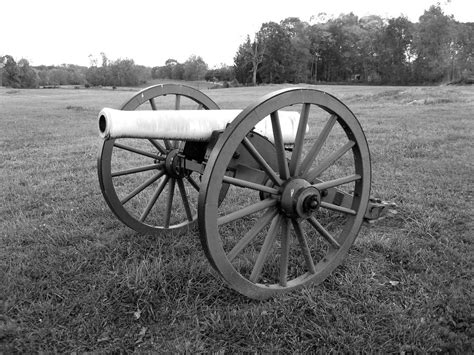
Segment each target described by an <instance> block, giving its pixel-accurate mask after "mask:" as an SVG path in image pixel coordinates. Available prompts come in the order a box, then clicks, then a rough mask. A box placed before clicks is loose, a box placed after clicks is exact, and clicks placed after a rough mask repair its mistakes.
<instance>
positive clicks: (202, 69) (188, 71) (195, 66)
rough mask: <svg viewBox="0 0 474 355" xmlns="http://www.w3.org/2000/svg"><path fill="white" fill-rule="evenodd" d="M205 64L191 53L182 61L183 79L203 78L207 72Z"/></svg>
mask: <svg viewBox="0 0 474 355" xmlns="http://www.w3.org/2000/svg"><path fill="white" fill-rule="evenodd" d="M207 68H208V67H207V64H206V62H204V60H203V59H202V58H201V57H199V56H196V55H192V56H190V57H189V58H188V60H187V61H186V62H184V80H203V79H204V77H205V76H206V72H207Z"/></svg>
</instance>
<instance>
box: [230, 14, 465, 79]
mask: <svg viewBox="0 0 474 355" xmlns="http://www.w3.org/2000/svg"><path fill="white" fill-rule="evenodd" d="M473 65H474V23H459V22H457V21H455V20H454V18H453V17H452V16H447V15H445V14H444V13H443V11H442V9H441V8H440V6H439V5H435V6H431V7H430V8H429V9H428V10H426V11H425V12H424V14H423V15H422V16H421V17H420V18H419V22H417V23H412V22H410V21H409V20H408V19H407V18H406V17H403V16H400V17H397V18H389V19H384V18H381V17H380V16H374V15H373V16H366V17H362V18H359V17H357V16H356V15H354V14H353V13H350V14H343V15H340V16H339V17H337V18H330V19H326V18H325V16H324V14H321V15H320V16H318V17H317V18H316V23H314V24H308V23H307V22H303V21H301V20H300V19H298V18H295V17H291V18H287V19H285V20H283V21H281V22H280V23H275V22H268V23H264V24H262V26H261V28H260V30H259V31H258V32H257V33H256V34H255V36H254V37H253V38H251V37H250V36H247V39H246V41H245V42H244V43H242V44H241V45H240V46H239V49H238V51H237V53H236V55H235V58H234V74H235V77H236V78H237V80H238V81H239V82H241V83H253V84H254V85H256V84H257V83H284V82H288V83H299V82H307V83H315V82H321V81H322V82H348V81H356V82H367V83H378V84H412V83H417V84H420V83H423V84H427V83H439V82H443V81H449V82H452V81H459V80H463V79H467V78H469V77H471V78H472V75H473V72H474V66H473Z"/></svg>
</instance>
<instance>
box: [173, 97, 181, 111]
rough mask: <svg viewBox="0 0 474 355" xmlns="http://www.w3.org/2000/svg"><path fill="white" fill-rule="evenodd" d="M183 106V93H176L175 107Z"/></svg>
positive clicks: (177, 108)
mask: <svg viewBox="0 0 474 355" xmlns="http://www.w3.org/2000/svg"><path fill="white" fill-rule="evenodd" d="M180 108H181V95H179V94H176V98H175V100H174V109H175V110H179V109H180Z"/></svg>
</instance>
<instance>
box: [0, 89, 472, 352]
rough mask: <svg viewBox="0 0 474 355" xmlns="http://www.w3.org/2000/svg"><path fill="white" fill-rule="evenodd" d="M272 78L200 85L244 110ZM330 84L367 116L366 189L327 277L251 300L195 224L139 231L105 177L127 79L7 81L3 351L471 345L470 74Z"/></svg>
mask: <svg viewBox="0 0 474 355" xmlns="http://www.w3.org/2000/svg"><path fill="white" fill-rule="evenodd" d="M278 88H279V87H276V86H264V87H258V88H234V89H225V90H210V91H206V93H207V94H208V95H209V96H211V97H212V98H213V99H214V100H215V101H216V102H217V103H218V104H219V105H220V106H221V107H223V108H243V107H245V106H246V105H247V104H249V103H250V102H253V101H254V100H255V99H257V98H258V97H260V96H261V95H263V94H265V93H268V92H271V91H273V90H275V89H278ZM322 89H324V90H326V91H328V92H330V93H333V94H335V95H336V96H337V97H339V98H341V99H342V101H343V102H345V103H346V104H347V105H348V106H349V107H350V108H351V109H352V110H353V111H354V112H355V114H356V115H357V116H358V117H359V119H360V121H361V123H362V126H363V127H364V130H365V131H366V135H367V139H368V141H369V146H370V148H371V154H372V170H373V187H372V194H373V195H375V196H377V197H380V198H382V199H383V200H388V201H392V202H394V203H396V204H397V207H396V209H395V212H396V213H395V212H394V213H391V214H389V216H388V217H386V218H385V219H382V220H379V221H377V222H375V223H371V224H365V225H364V226H363V228H362V230H361V232H360V233H359V237H358V239H357V240H356V243H355V244H354V246H353V248H352V249H351V251H350V253H349V256H348V257H347V259H346V260H345V262H344V263H343V265H342V266H340V267H339V268H338V269H336V271H335V272H333V273H332V274H331V276H330V277H329V278H328V279H327V280H326V281H325V282H324V283H322V284H321V285H319V286H313V287H308V288H307V289H304V290H302V291H296V292H293V293H290V294H286V295H284V296H282V297H279V298H275V299H270V300H267V301H263V302H262V301H260V302H259V301H253V300H249V299H247V298H244V297H243V296H240V295H239V294H237V293H235V292H234V291H232V290H230V289H228V288H227V287H226V286H225V285H224V284H223V282H222V281H221V280H220V279H218V278H216V277H214V275H213V271H212V270H211V267H210V266H209V264H208V262H207V260H206V259H205V257H204V255H203V253H202V251H201V248H200V244H199V237H198V233H197V231H191V232H189V233H186V234H183V235H172V234H170V235H164V236H162V237H159V238H156V237H150V236H141V235H138V234H137V233H135V232H134V231H132V230H130V229H128V228H127V227H125V226H123V225H122V224H121V223H120V222H119V221H118V220H117V219H116V218H115V216H114V215H113V214H112V213H111V212H110V210H109V209H108V207H107V206H106V203H105V202H104V200H103V198H102V195H101V192H100V188H99V185H98V182H97V174H96V154H97V149H98V146H99V139H98V137H97V132H96V115H97V113H98V112H99V110H100V109H101V108H102V107H105V106H108V107H118V106H119V105H120V103H122V102H123V101H124V100H126V99H127V98H128V97H130V96H131V94H132V93H131V92H127V91H119V90H117V91H112V90H65V89H57V90H9V89H5V88H1V89H0V115H1V117H0V132H1V136H0V137H1V140H0V144H1V149H0V169H1V180H0V183H1V189H0V198H1V201H2V203H1V205H0V238H1V248H0V267H1V271H0V278H1V279H0V285H1V286H0V300H1V301H0V302H1V303H0V307H1V308H0V312H1V314H0V345H1V348H0V351H3V352H5V353H14V352H19V353H30V352H38V351H44V352H84V351H94V352H113V351H114V352H115V351H117V352H133V351H137V352H142V351H163V352H165V351H172V352H176V351H180V352H184V351H189V352H196V351H201V352H204V351H206V352H208V351H212V352H221V351H229V352H235V351H262V352H264V351H265V352H269V351H282V352H299V353H301V352H307V351H320V352H326V351H337V352H407V351H412V352H417V353H419V352H455V353H468V352H472V349H473V341H472V339H473V336H474V334H473V333H474V332H473V330H474V329H473V323H474V322H473V320H474V314H473V307H472V306H473V301H472V299H473V292H472V290H473V255H474V254H473V247H472V246H473V243H472V235H473V231H474V223H473V211H474V204H473V197H474V192H473V187H474V174H473V171H474V161H473V159H472V155H473V152H474V139H473V136H474V117H473V115H472V113H473V112H474V111H473V109H474V88H472V87H423V88H418V87H409V88H405V87H402V88H400V87H396V88H390V87H354V86H348V87H344V86H329V87H322Z"/></svg>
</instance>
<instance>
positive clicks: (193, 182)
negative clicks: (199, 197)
mask: <svg viewBox="0 0 474 355" xmlns="http://www.w3.org/2000/svg"><path fill="white" fill-rule="evenodd" d="M186 179H187V180H188V181H189V183H190V184H191V186H192V187H194V188H195V189H196V191H199V185H198V183H197V182H196V181H194V179H193V178H192V177H191V176H186Z"/></svg>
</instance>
